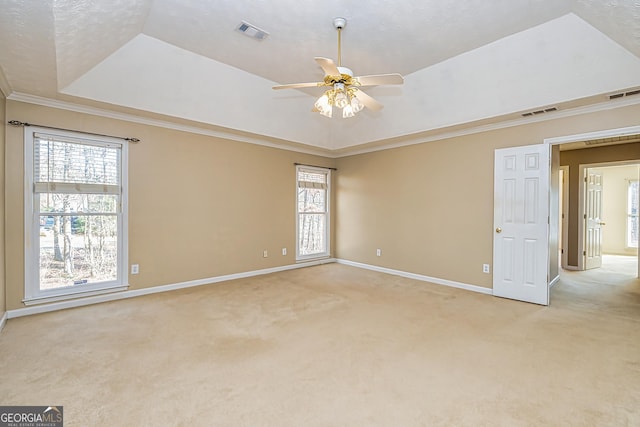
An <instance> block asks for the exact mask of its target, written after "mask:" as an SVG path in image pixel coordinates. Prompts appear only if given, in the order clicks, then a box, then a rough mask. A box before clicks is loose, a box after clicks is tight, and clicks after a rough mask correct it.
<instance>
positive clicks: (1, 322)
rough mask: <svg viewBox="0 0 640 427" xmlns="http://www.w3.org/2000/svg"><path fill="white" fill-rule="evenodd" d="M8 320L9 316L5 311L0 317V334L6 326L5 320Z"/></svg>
mask: <svg viewBox="0 0 640 427" xmlns="http://www.w3.org/2000/svg"><path fill="white" fill-rule="evenodd" d="M8 318H9V314H8V313H7V312H6V311H5V312H4V314H3V315H2V317H0V332H2V329H3V328H4V325H6V324H7V319H8Z"/></svg>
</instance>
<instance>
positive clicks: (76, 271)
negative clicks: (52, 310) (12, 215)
mask: <svg viewBox="0 0 640 427" xmlns="http://www.w3.org/2000/svg"><path fill="white" fill-rule="evenodd" d="M117 230H118V228H117V216H116V215H79V216H61V215H41V216H40V289H42V290H44V289H54V288H62V287H69V286H76V287H77V286H82V285H85V284H90V283H96V282H106V281H115V280H117V274H118V271H117V270H118V269H117V265H118V249H117V248H118V236H117Z"/></svg>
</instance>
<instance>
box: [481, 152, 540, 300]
mask: <svg viewBox="0 0 640 427" xmlns="http://www.w3.org/2000/svg"><path fill="white" fill-rule="evenodd" d="M549 153H550V150H549V146H548V145H547V144H540V145H530V146H525V147H513V148H505V149H499V150H496V151H495V164H494V173H495V178H494V214H493V218H494V225H493V226H494V233H493V234H494V239H493V294H494V295H496V296H499V297H504V298H511V299H517V300H520V301H527V302H532V303H536V304H542V305H548V304H549V286H548V278H547V276H548V270H549V234H548V229H549V172H550V171H549V162H550V157H549Z"/></svg>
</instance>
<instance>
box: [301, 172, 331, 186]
mask: <svg viewBox="0 0 640 427" xmlns="http://www.w3.org/2000/svg"><path fill="white" fill-rule="evenodd" d="M298 181H306V182H316V183H321V184H326V183H327V174H326V173H323V172H311V171H305V170H301V171H299V172H298Z"/></svg>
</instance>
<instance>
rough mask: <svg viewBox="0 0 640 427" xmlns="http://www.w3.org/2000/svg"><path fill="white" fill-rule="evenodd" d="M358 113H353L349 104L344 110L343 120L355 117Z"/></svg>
mask: <svg viewBox="0 0 640 427" xmlns="http://www.w3.org/2000/svg"><path fill="white" fill-rule="evenodd" d="M355 115H356V113H355V111H353V108H351V105H349V104H347V105H346V106H345V107H344V108H343V109H342V118H343V119H346V118H349V117H353V116H355Z"/></svg>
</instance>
